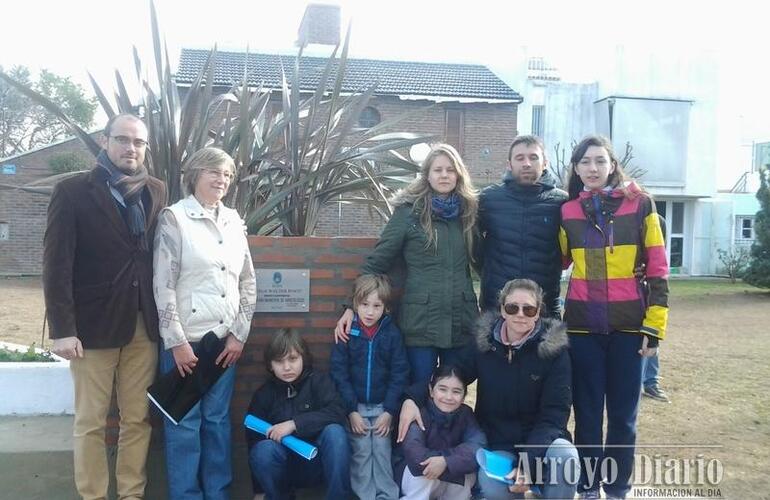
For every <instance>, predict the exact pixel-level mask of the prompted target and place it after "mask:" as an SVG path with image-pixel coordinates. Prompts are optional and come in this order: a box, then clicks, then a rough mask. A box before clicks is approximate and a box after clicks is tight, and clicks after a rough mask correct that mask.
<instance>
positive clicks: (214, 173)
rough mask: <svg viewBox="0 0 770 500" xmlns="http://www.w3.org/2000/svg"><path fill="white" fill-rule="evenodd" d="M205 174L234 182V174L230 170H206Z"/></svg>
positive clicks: (204, 170)
mask: <svg viewBox="0 0 770 500" xmlns="http://www.w3.org/2000/svg"><path fill="white" fill-rule="evenodd" d="M203 173H205V174H206V175H208V176H211V177H216V178H219V177H220V176H222V177H224V178H225V180H227V181H231V180H233V173H232V172H230V171H229V170H218V169H216V168H204V169H203Z"/></svg>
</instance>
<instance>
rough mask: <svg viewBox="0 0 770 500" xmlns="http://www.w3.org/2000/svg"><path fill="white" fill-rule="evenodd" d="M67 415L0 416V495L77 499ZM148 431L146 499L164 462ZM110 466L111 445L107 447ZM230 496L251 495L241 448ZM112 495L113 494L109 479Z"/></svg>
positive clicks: (307, 499) (155, 490)
mask: <svg viewBox="0 0 770 500" xmlns="http://www.w3.org/2000/svg"><path fill="white" fill-rule="evenodd" d="M72 420H73V417H72V415H61V416H36V417H0V498H3V499H9V500H10V499H13V500H22V499H23V500H38V499H39V500H79V496H78V495H77V493H76V491H75V482H74V480H73V473H72ZM157 438H158V436H153V443H152V445H151V447H150V454H149V457H148V461H147V475H148V484H147V492H146V497H145V498H146V499H147V500H164V499H166V498H168V497H167V494H166V470H165V469H166V467H165V463H164V457H163V445H162V443H161V442H160V439H157ZM107 452H108V458H109V460H110V464H111V468H113V467H114V462H115V449H114V447H112V448H109V449H108V450H107ZM233 474H234V477H235V482H234V484H233V486H232V488H231V499H232V500H251V499H252V498H253V494H252V490H251V480H250V478H249V467H248V464H247V462H246V450H245V449H244V448H243V447H237V448H235V449H234V450H233ZM111 484H112V485H113V486H112V488H113V489H112V490H111V493H110V497H111V498H115V493H114V484H115V480H114V478H112V480H111ZM321 498H323V492H322V491H303V492H301V493H300V494H299V495H298V500H317V499H321Z"/></svg>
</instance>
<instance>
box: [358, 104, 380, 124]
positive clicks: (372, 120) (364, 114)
mask: <svg viewBox="0 0 770 500" xmlns="http://www.w3.org/2000/svg"><path fill="white" fill-rule="evenodd" d="M381 120H382V118H380V112H379V111H377V110H376V109H375V108H373V107H372V106H367V107H365V108H364V110H363V111H361V114H360V115H359V117H358V126H359V127H361V128H372V127H374V126H375V125H377V124H379V123H380V121H381Z"/></svg>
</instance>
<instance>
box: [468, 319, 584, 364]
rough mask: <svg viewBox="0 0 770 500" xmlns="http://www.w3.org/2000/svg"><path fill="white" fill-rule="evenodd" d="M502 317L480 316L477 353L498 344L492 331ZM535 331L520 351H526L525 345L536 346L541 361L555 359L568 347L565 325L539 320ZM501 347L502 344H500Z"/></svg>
mask: <svg viewBox="0 0 770 500" xmlns="http://www.w3.org/2000/svg"><path fill="white" fill-rule="evenodd" d="M500 320H502V317H501V316H500V314H498V313H497V312H493V311H487V312H485V313H484V314H482V315H481V317H480V318H479V319H478V321H477V322H476V333H475V335H476V346H477V347H478V349H479V351H481V352H487V351H489V350H490V349H492V345H493V343H498V344H499V342H497V341H496V340H495V339H494V333H493V330H494V328H495V325H496V324H497V322H498V321H500ZM535 328H537V331H535V332H533V333H532V336H531V337H530V338H529V340H528V341H527V343H526V344H524V345H523V346H522V349H527V345H532V344H535V343H536V344H537V355H538V356H539V357H540V358H542V359H551V358H555V357H556V356H557V355H558V354H559V353H561V352H562V351H563V350H565V349H566V348H567V347H568V345H569V340H568V338H567V325H566V324H564V323H563V322H561V321H557V320H553V319H547V318H545V319H544V318H541V319H540V321H539V322H538V323H537V325H536V327H535ZM500 345H502V344H500Z"/></svg>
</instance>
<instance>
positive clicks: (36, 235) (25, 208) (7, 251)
mask: <svg viewBox="0 0 770 500" xmlns="http://www.w3.org/2000/svg"><path fill="white" fill-rule="evenodd" d="M65 152H78V153H80V154H81V155H82V156H83V157H84V158H88V159H90V158H93V156H92V155H91V153H90V151H89V150H88V149H87V148H86V147H85V146H84V145H83V144H82V143H81V142H80V141H79V140H78V139H71V140H67V141H64V142H61V143H57V144H54V145H51V146H49V147H44V148H41V149H38V150H36V151H32V152H30V153H27V154H25V155H22V156H18V157H16V158H11V159H6V160H1V161H0V171H2V165H7V164H12V165H15V166H16V173H15V174H13V175H4V174H0V183H2V184H10V185H14V186H19V185H22V184H27V183H29V182H33V181H37V180H40V179H43V178H45V177H48V176H50V175H52V173H51V170H50V168H49V166H48V161H49V160H50V159H51V157H53V156H56V155H59V154H61V153H65ZM48 201H49V197H48V196H47V195H41V194H34V193H28V192H25V191H18V190H10V189H0V222H4V223H7V224H8V226H9V231H8V232H9V240H8V241H0V275H4V274H5V275H7V274H11V275H14V274H40V273H41V272H42V265H43V235H44V233H45V225H46V218H47V210H48Z"/></svg>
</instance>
